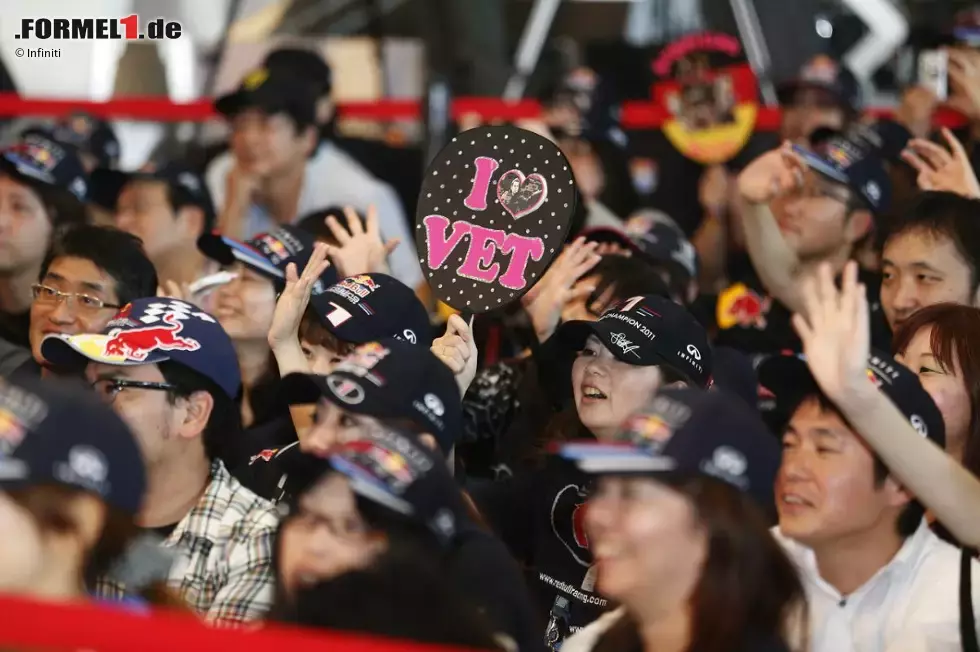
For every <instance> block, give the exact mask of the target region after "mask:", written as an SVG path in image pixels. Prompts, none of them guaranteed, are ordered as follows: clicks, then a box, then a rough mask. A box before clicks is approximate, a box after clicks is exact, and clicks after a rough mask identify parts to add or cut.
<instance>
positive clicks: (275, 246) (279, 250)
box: [265, 236, 289, 258]
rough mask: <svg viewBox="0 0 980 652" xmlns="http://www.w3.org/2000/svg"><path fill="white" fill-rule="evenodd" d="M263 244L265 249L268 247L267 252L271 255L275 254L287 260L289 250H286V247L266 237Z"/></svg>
mask: <svg viewBox="0 0 980 652" xmlns="http://www.w3.org/2000/svg"><path fill="white" fill-rule="evenodd" d="M265 244H266V246H267V247H269V251H270V252H271V253H272V254H275V255H276V256H279V257H280V258H289V250H287V249H286V246H285V245H284V244H283V243H282V242H280V241H279V240H276V239H275V238H272V237H268V236H267V237H266V238H265Z"/></svg>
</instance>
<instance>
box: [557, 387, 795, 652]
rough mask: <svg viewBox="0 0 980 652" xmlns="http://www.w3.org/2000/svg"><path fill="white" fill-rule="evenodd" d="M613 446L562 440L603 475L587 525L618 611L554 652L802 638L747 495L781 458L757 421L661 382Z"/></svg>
mask: <svg viewBox="0 0 980 652" xmlns="http://www.w3.org/2000/svg"><path fill="white" fill-rule="evenodd" d="M615 444H616V445H614V446H610V445H608V444H603V443H569V444H565V445H563V446H561V447H560V448H559V454H560V455H562V456H563V457H565V458H567V459H570V460H572V461H574V462H575V463H576V465H577V466H578V467H579V469H581V470H582V471H584V472H586V473H588V474H590V475H595V476H598V482H597V487H596V490H595V492H594V494H593V495H592V497H591V498H590V500H589V502H588V504H587V511H586V513H585V517H584V526H585V528H584V531H585V534H586V536H588V537H589V541H590V543H591V547H592V552H593V556H594V560H595V568H596V571H597V572H596V589H597V591H598V592H600V593H601V594H602V595H603V596H605V597H608V598H609V599H611V600H614V601H616V602H617V603H618V604H620V605H621V607H620V608H619V609H617V610H616V611H614V612H611V613H609V614H607V615H605V616H603V617H602V618H600V619H599V620H598V621H596V622H595V623H594V624H592V625H590V626H587V627H585V628H584V629H582V630H581V631H580V632H579V633H578V634H576V635H573V636H572V637H571V638H569V639H568V640H567V641H566V642H565V644H564V646H563V647H562V650H563V651H564V652H584V651H587V650H595V651H599V650H610V651H612V650H615V651H616V652H634V651H636V652H639V651H649V652H693V651H697V652H715V651H717V652H756V651H760V650H766V651H770V650H771V651H775V650H788V649H790V648H791V647H792V646H793V645H794V644H795V643H797V642H798V641H799V640H802V639H800V638H798V636H799V634H800V633H801V632H805V631H806V630H805V629H795V628H796V627H800V626H803V625H805V622H806V619H805V596H804V592H803V587H802V584H801V583H800V580H799V578H798V577H797V574H796V569H795V568H794V566H793V564H792V562H791V561H790V560H789V559H788V558H787V557H786V555H785V554H784V553H783V551H782V549H781V548H780V546H779V544H778V543H777V542H776V541H775V540H774V539H773V537H772V536H771V534H770V533H769V530H768V527H767V526H768V522H767V519H766V516H765V514H764V513H763V511H762V510H760V509H759V507H758V505H757V504H756V503H755V501H754V500H753V498H755V500H759V499H762V500H767V501H768V500H771V495H772V486H773V479H774V477H775V473H776V469H777V468H778V465H779V457H780V451H779V445H778V442H777V441H776V440H775V438H773V437H772V435H771V434H770V432H769V431H768V429H767V428H766V426H765V425H764V424H763V422H762V421H761V420H760V419H759V417H758V415H756V414H754V413H753V412H752V410H751V409H750V408H748V407H747V406H745V405H744V404H742V403H741V402H739V401H738V400H737V399H735V398H732V397H729V396H726V395H725V394H723V393H719V392H702V391H699V390H696V389H667V390H664V391H663V392H661V393H660V394H659V395H658V396H657V397H656V398H655V399H654V400H653V401H652V402H651V404H650V405H649V406H648V407H647V408H646V409H644V410H642V411H641V412H639V413H638V414H636V415H635V416H634V417H632V418H631V419H630V420H629V421H627V422H626V424H625V425H624V427H623V430H622V432H621V433H620V434H619V436H618V437H617V438H616V442H615Z"/></svg>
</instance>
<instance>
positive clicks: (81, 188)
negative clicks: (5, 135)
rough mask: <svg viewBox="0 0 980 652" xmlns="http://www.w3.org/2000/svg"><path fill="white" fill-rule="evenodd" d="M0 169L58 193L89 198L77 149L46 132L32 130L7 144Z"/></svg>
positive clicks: (79, 199)
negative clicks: (58, 140)
mask: <svg viewBox="0 0 980 652" xmlns="http://www.w3.org/2000/svg"><path fill="white" fill-rule="evenodd" d="M0 170H3V171H5V172H7V173H8V174H11V175H13V176H14V177H16V178H18V179H20V180H23V181H25V182H28V183H31V184H33V185H35V187H37V188H39V189H41V190H46V191H50V192H52V193H54V194H55V195H64V196H68V197H70V198H72V199H74V200H77V201H80V202H84V201H85V200H86V199H87V198H88V176H87V175H86V174H85V168H84V166H83V165H82V161H81V159H80V158H78V154H77V153H76V152H75V150H74V148H73V147H71V146H70V145H63V144H61V143H59V142H57V141H56V140H55V139H54V138H53V137H52V136H51V135H50V134H49V133H46V132H43V131H39V130H31V131H29V132H27V133H25V134H24V135H22V136H21V137H20V138H19V139H18V140H17V141H16V142H14V143H13V144H12V145H10V146H8V147H5V148H4V149H3V151H2V152H0Z"/></svg>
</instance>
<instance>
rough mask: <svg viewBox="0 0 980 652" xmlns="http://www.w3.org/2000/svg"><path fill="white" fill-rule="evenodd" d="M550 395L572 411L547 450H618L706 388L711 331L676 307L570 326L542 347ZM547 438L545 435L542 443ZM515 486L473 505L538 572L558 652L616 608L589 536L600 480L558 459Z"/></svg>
mask: <svg viewBox="0 0 980 652" xmlns="http://www.w3.org/2000/svg"><path fill="white" fill-rule="evenodd" d="M539 360H540V363H541V366H542V369H546V370H547V371H548V374H549V375H548V378H549V379H554V380H555V382H556V386H554V387H549V388H548V390H549V392H550V393H551V394H552V396H554V397H555V399H556V402H558V401H560V402H561V403H563V404H564V406H565V409H564V410H563V411H562V412H559V413H558V414H557V415H556V416H554V418H553V419H552V420H551V422H550V424H549V425H548V426H547V427H546V428H545V430H544V437H543V439H544V442H545V443H546V445H555V444H557V443H558V442H561V441H566V440H574V439H584V440H592V441H595V440H599V441H609V440H611V439H612V438H613V437H614V436H615V435H616V433H617V431H618V430H619V428H620V426H621V424H622V423H623V422H624V421H625V420H626V419H627V418H628V417H630V416H631V415H632V414H633V413H635V412H636V411H637V410H639V409H640V408H641V407H643V406H644V405H646V404H647V403H648V402H649V401H650V400H651V399H652V398H653V397H654V396H655V395H656V394H657V393H658V391H660V390H661V389H662V388H663V387H665V386H666V385H670V384H683V385H691V386H695V387H698V388H706V387H707V386H708V385H710V378H711V372H712V357H711V346H710V344H709V342H708V337H707V334H706V333H705V331H704V328H703V327H702V326H701V325H700V324H699V323H698V322H697V320H695V318H694V317H693V316H692V315H691V314H690V313H688V312H687V311H686V310H685V309H684V308H683V307H682V306H680V305H678V304H676V303H674V302H673V301H671V300H670V299H667V298H664V297H661V296H656V295H643V296H637V297H632V298H630V299H627V300H625V301H621V302H619V303H618V304H616V305H615V306H613V307H612V308H610V309H608V310H607V311H606V312H605V313H603V315H602V316H601V317H600V318H599V320H598V321H584V320H583V321H569V322H566V323H564V324H562V325H561V326H560V327H559V328H558V330H557V331H556V332H555V334H554V335H553V336H552V337H551V339H549V340H548V341H547V342H545V343H544V344H543V345H542V349H541V351H540V357H539ZM535 434H538V433H535ZM540 457H541V462H542V464H541V465H539V468H535V469H533V470H529V472H528V473H527V474H525V475H519V476H517V477H515V478H514V479H513V480H512V481H508V482H501V483H495V484H494V485H492V486H490V487H486V488H479V489H477V488H475V489H474V491H473V498H474V500H475V501H476V503H477V506H478V507H479V508H480V509H481V511H482V512H483V514H484V516H485V517H486V518H487V520H488V521H489V522H490V523H491V525H492V526H493V527H494V529H495V530H496V531H497V533H498V534H499V535H500V536H501V538H503V539H504V541H505V543H507V544H508V546H509V547H510V548H511V550H512V551H513V552H514V553H515V554H516V555H517V556H518V557H519V558H520V559H521V560H522V561H524V562H525V563H526V564H527V565H529V566H532V567H533V568H534V571H535V573H534V576H535V577H536V578H537V581H536V582H534V584H533V589H534V593H535V597H536V599H537V607H538V609H539V611H540V615H541V616H542V617H543V618H544V619H546V620H547V622H548V625H547V631H546V632H543V634H545V636H546V642H547V643H548V645H549V646H550V647H551V648H552V649H557V648H558V646H560V645H561V643H562V641H563V640H564V639H565V638H566V637H567V636H569V635H570V634H573V633H574V632H575V631H577V630H578V629H579V628H580V627H583V626H585V625H586V624H588V623H590V622H592V621H593V620H595V619H596V618H597V617H598V616H599V615H600V614H602V612H603V611H604V610H605V609H606V608H607V607H608V605H609V601H608V600H607V598H605V597H603V596H600V595H598V594H597V593H596V592H595V587H596V567H595V566H594V565H593V559H592V550H591V538H590V535H589V534H587V533H586V531H585V529H584V518H585V515H586V510H585V509H583V507H584V504H585V501H586V499H587V497H588V495H589V488H590V485H591V481H590V478H589V477H587V476H585V475H583V474H582V473H580V472H578V471H577V470H576V469H574V468H572V467H570V466H569V465H567V464H566V463H564V462H562V461H560V460H556V459H553V458H552V457H550V456H549V457H545V456H540Z"/></svg>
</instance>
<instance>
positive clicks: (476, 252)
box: [456, 224, 504, 283]
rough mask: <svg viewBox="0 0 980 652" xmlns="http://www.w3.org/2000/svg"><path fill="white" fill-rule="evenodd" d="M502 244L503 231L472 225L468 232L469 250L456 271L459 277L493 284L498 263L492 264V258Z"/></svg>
mask: <svg viewBox="0 0 980 652" xmlns="http://www.w3.org/2000/svg"><path fill="white" fill-rule="evenodd" d="M503 242H504V232H503V231H497V230H494V229H488V228H486V227H483V226H477V225H475V224H474V225H473V228H472V229H471V230H470V250H469V251H468V252H467V253H466V260H464V261H463V264H462V265H460V266H459V268H458V269H457V270H456V271H457V272H459V274H460V276H465V277H467V278H472V279H474V280H477V281H483V282H484V283H493V282H494V280H495V279H496V278H497V274H499V273H500V263H493V257H494V254H496V253H497V249H500V247H501V245H502V244H503ZM491 263H493V264H492V265H491Z"/></svg>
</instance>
